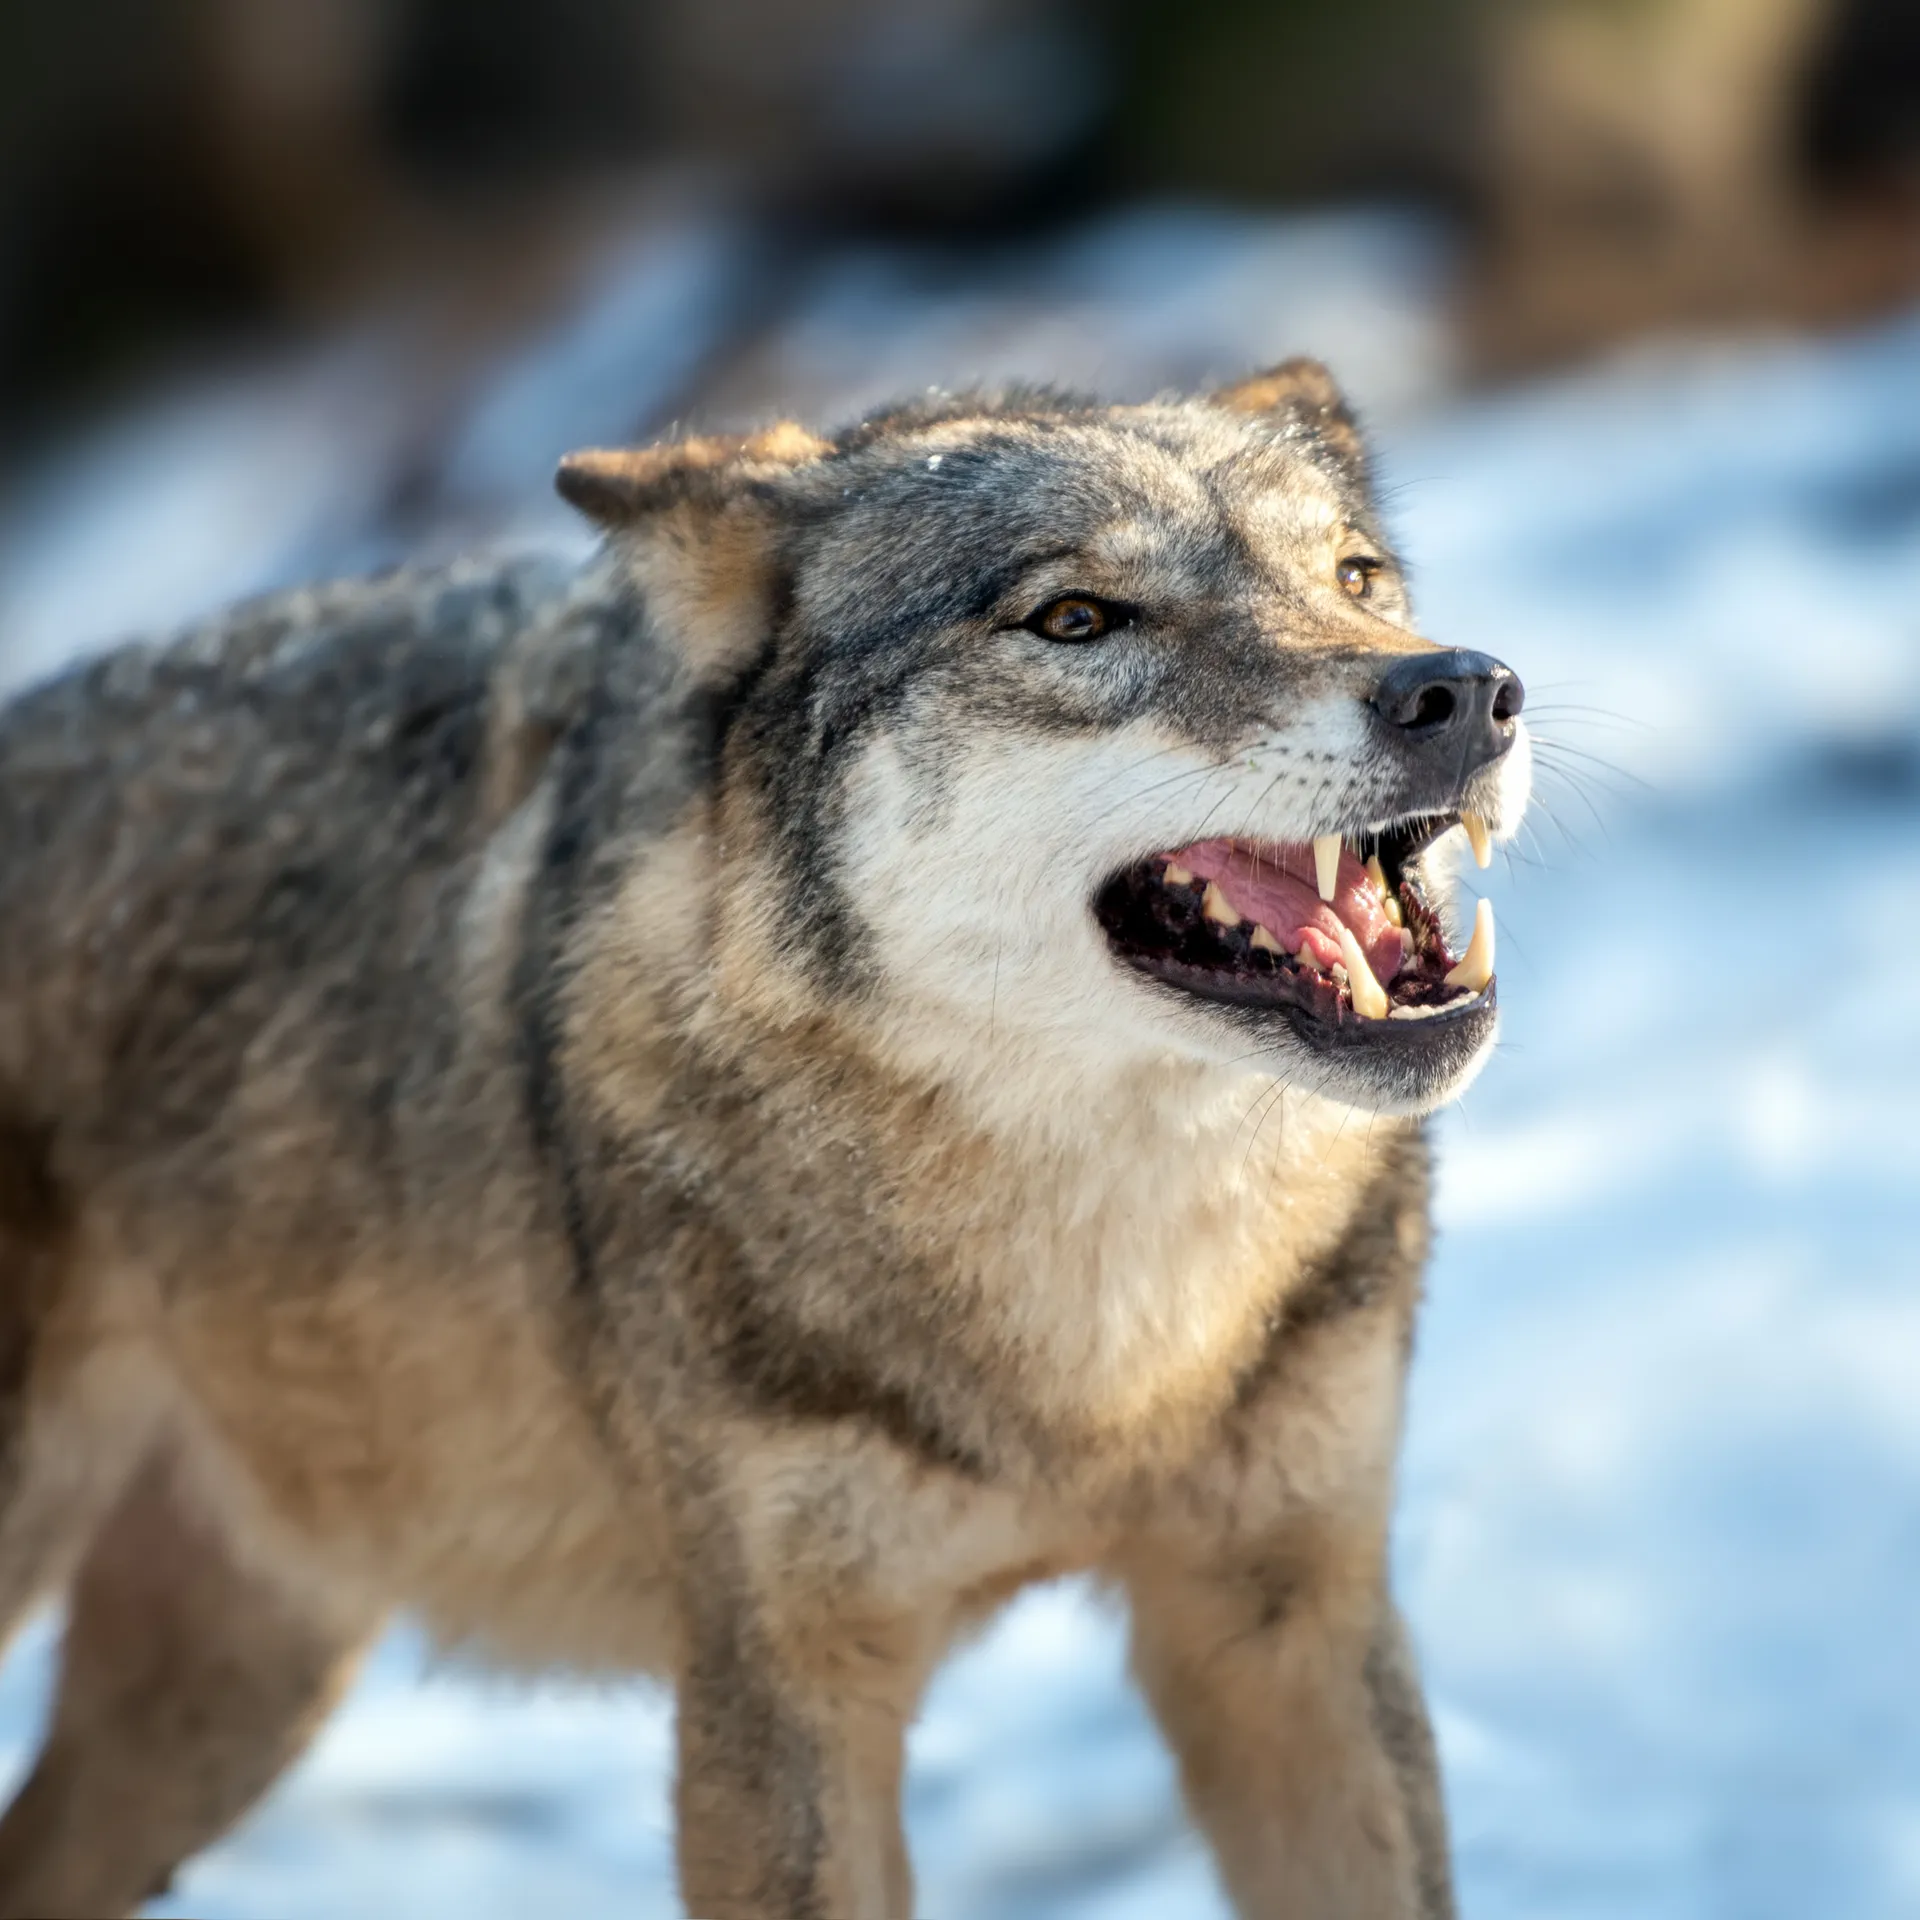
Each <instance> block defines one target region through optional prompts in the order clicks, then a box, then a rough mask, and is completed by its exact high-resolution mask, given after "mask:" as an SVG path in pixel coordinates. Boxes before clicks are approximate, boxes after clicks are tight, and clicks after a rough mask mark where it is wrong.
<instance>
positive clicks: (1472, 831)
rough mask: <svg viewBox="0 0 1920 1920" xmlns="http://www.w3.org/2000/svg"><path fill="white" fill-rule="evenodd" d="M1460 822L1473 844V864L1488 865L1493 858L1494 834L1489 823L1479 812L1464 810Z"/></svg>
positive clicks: (1477, 865) (1478, 865)
mask: <svg viewBox="0 0 1920 1920" xmlns="http://www.w3.org/2000/svg"><path fill="white" fill-rule="evenodd" d="M1460 824H1461V825H1462V826H1463V827H1465V828H1466V830H1467V839H1468V840H1469V841H1470V842H1471V843H1472V846H1473V864H1474V865H1475V866H1476V867H1482V868H1484V867H1486V866H1488V865H1490V864H1491V863H1492V860H1493V835H1492V834H1490V833H1489V832H1488V831H1487V823H1486V822H1485V821H1484V820H1482V819H1481V818H1480V816H1479V815H1478V814H1477V813H1466V812H1462V814H1461V815H1460Z"/></svg>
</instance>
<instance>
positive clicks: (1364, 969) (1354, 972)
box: [1340, 927, 1389, 1020]
mask: <svg viewBox="0 0 1920 1920" xmlns="http://www.w3.org/2000/svg"><path fill="white" fill-rule="evenodd" d="M1340 957H1341V959H1343V960H1344V961H1345V962H1346V963H1347V991H1348V992H1349V993H1351V994H1352V995H1353V1010H1354V1012H1355V1013H1357V1014H1359V1015H1360V1017H1361V1018H1362V1019H1363V1020H1384V1019H1385V1018H1386V1017H1387V1007H1388V1004H1389V1003H1388V1000H1387V990H1386V988H1385V987H1383V986H1382V985H1381V984H1380V982H1379V981H1378V980H1376V979H1375V978H1374V977H1373V969H1372V968H1371V967H1370V966H1368V965H1367V956H1366V955H1365V954H1364V953H1362V952H1361V951H1360V942H1359V941H1358V940H1356V939H1355V938H1354V937H1353V930H1352V928H1350V927H1342V928H1341V929H1340Z"/></svg>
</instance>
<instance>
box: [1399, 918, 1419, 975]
mask: <svg viewBox="0 0 1920 1920" xmlns="http://www.w3.org/2000/svg"><path fill="white" fill-rule="evenodd" d="M1400 951H1401V952H1402V953H1403V954H1405V955H1406V958H1405V959H1404V960H1403V961H1402V962H1401V963H1400V964H1401V965H1402V966H1407V967H1410V966H1412V965H1413V960H1414V955H1415V954H1417V953H1418V952H1419V951H1420V942H1419V941H1418V940H1417V939H1416V938H1415V937H1414V931H1413V929H1412V928H1411V927H1402V928H1401V929H1400Z"/></svg>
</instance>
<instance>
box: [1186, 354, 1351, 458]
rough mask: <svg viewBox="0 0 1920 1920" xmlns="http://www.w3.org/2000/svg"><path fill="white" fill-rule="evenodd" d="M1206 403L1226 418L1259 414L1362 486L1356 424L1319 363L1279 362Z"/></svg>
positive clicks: (1301, 358)
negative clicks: (1306, 442) (1221, 410)
mask: <svg viewBox="0 0 1920 1920" xmlns="http://www.w3.org/2000/svg"><path fill="white" fill-rule="evenodd" d="M1208 398H1209V399H1210V400H1211V401H1212V403H1213V405H1215V406H1216V407H1225V408H1226V409H1227V410H1228V411H1229V412H1231V413H1252V414H1259V415H1262V416H1264V417H1266V418H1269V419H1271V420H1273V421H1274V423H1275V424H1276V425H1278V426H1280V427H1282V428H1287V429H1291V430H1292V431H1293V432H1295V433H1297V434H1299V435H1300V436H1301V437H1302V438H1304V439H1307V440H1310V441H1312V442H1313V443H1314V444H1315V445H1316V446H1318V447H1320V448H1322V449H1323V450H1324V451H1325V453H1326V454H1327V456H1328V457H1329V458H1330V459H1332V460H1333V461H1334V462H1335V463H1336V464H1337V465H1338V466H1339V467H1340V468H1341V469H1342V470H1343V471H1344V472H1346V473H1347V474H1348V475H1349V476H1350V477H1351V478H1352V479H1354V480H1355V481H1357V482H1358V483H1359V484H1360V485H1362V486H1364V485H1366V483H1367V448H1366V442H1365V441H1364V440H1362V439H1361V437H1360V423H1359V422H1358V421H1357V420H1355V419H1354V417H1353V409H1352V408H1351V407H1350V406H1349V405H1348V404H1347V397H1346V395H1345V394H1343V393H1342V392H1341V391H1340V389H1339V387H1338V386H1337V385H1336V384H1335V382H1334V378H1333V375H1332V374H1330V373H1329V372H1328V371H1327V370H1326V368H1325V367H1324V366H1323V365H1321V363H1320V362H1319V361H1318V360H1312V359H1309V358H1307V357H1306V356H1305V355H1300V356H1298V357H1296V358H1294V359H1292V360H1282V361H1281V362H1280V364H1279V365H1278V366H1277V367H1269V368H1268V369H1267V370H1266V372H1265V373H1256V374H1253V375H1251V376H1249V377H1248V378H1247V379H1245V380H1241V381H1238V382H1236V383H1235V384H1234V385H1233V386H1230V387H1222V388H1220V389H1219V390H1218V391H1217V392H1215V393H1213V394H1210V395H1209V396H1208Z"/></svg>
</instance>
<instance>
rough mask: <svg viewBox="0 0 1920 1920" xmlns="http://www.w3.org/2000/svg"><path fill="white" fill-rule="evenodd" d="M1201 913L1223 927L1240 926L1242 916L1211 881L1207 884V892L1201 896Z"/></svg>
mask: <svg viewBox="0 0 1920 1920" xmlns="http://www.w3.org/2000/svg"><path fill="white" fill-rule="evenodd" d="M1200 911H1201V912H1202V913H1204V914H1205V915H1206V916H1207V918H1208V919H1209V920H1214V921H1217V922H1218V923H1219V924H1220V925H1221V926H1223V927H1237V926H1238V925H1239V924H1240V916H1239V915H1238V914H1237V913H1235V912H1234V910H1233V902H1232V901H1230V900H1229V899H1228V898H1227V896H1226V895H1225V894H1224V893H1222V892H1221V891H1220V889H1219V888H1218V887H1216V886H1215V885H1214V884H1213V882H1212V881H1211V880H1209V881H1208V882H1207V890H1206V892H1205V893H1203V894H1202V895H1201V896H1200Z"/></svg>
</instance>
